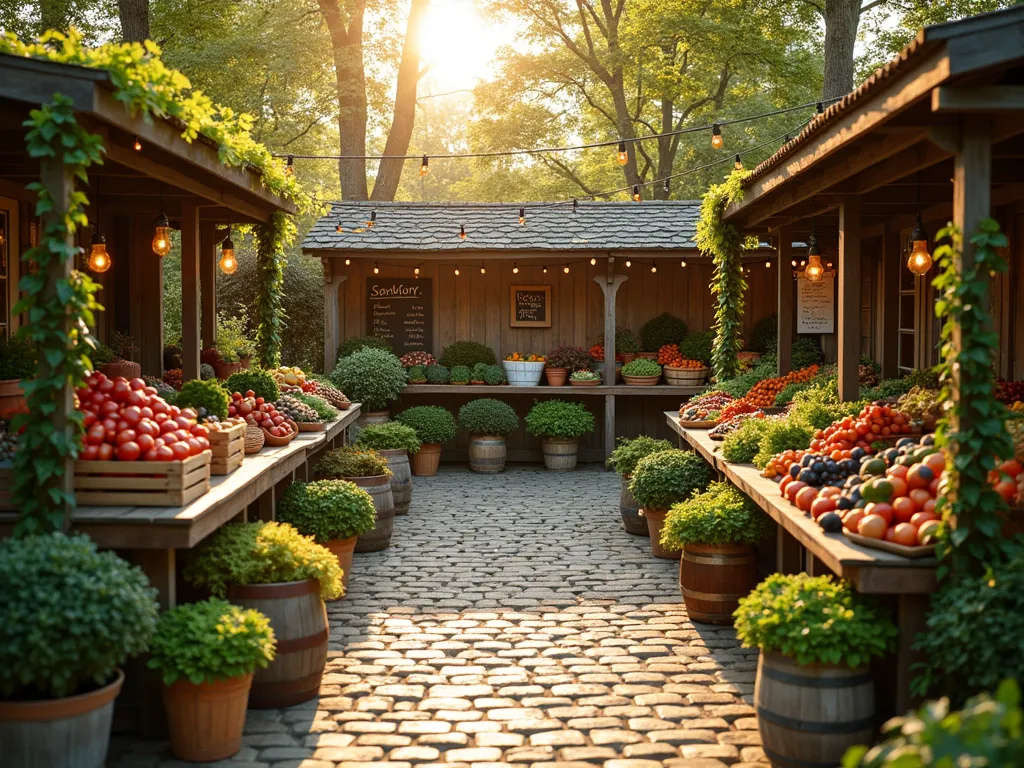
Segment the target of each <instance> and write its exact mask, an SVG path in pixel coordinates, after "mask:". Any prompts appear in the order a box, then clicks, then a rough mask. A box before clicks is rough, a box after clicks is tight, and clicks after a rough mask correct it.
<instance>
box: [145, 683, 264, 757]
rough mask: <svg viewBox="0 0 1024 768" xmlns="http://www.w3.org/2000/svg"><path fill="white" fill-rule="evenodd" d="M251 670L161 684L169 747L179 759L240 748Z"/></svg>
mask: <svg viewBox="0 0 1024 768" xmlns="http://www.w3.org/2000/svg"><path fill="white" fill-rule="evenodd" d="M251 687H252V672H250V673H249V674H247V675H239V676H238V677H229V678H228V679H226V680H216V681H214V682H212V683H200V684H198V685H196V684H195V683H191V682H189V681H188V680H178V681H177V682H175V683H174V684H173V685H169V686H164V689H163V698H164V710H165V711H166V712H167V730H168V731H169V732H170V736H171V751H172V752H173V753H174V754H175V756H177V757H179V758H181V759H182V760H187V761H190V762H194V763H207V762H212V761H213V760H223V759H224V758H227V757H231V755H233V754H235V753H236V752H238V750H239V749H241V748H242V728H243V727H245V710H246V708H247V707H248V706H249V689H250V688H251Z"/></svg>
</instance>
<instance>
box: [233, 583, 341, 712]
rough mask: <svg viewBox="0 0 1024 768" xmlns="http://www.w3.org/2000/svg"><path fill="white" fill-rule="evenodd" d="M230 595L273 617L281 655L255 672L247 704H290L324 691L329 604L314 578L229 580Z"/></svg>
mask: <svg viewBox="0 0 1024 768" xmlns="http://www.w3.org/2000/svg"><path fill="white" fill-rule="evenodd" d="M227 599H228V601H229V602H232V603H234V604H235V605H240V606H242V607H243V608H255V609H256V610H257V611H259V612H260V613H262V614H264V615H265V616H266V617H267V618H269V619H270V626H271V627H272V628H273V630H274V636H275V637H276V638H277V655H276V656H275V657H274V660H273V661H272V662H270V666H268V667H267V668H266V669H260V670H257V671H256V673H255V674H254V675H253V681H252V691H251V692H250V694H249V706H250V707H252V708H253V709H270V708H277V707H290V706H292V705H293V704H299V703H301V702H303V701H309V700H310V699H312V698H313V697H315V696H316V695H317V694H319V693H320V678H321V677H322V676H323V674H324V666H325V665H326V664H327V640H328V636H329V634H330V633H329V631H328V628H327V608H326V607H325V605H324V601H323V599H321V597H320V582H318V581H317V580H316V579H305V580H304V581H288V582H283V583H280V584H247V585H244V586H243V585H239V584H229V585H228V589H227Z"/></svg>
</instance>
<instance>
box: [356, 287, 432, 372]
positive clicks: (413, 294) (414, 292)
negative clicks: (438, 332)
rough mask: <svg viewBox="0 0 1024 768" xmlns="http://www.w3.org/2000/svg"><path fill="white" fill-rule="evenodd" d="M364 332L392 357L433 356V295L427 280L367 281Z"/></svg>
mask: <svg viewBox="0 0 1024 768" xmlns="http://www.w3.org/2000/svg"><path fill="white" fill-rule="evenodd" d="M366 330H367V332H368V333H369V335H371V336H376V337H377V338H378V339H385V340H387V341H389V342H390V343H391V348H392V349H393V350H394V351H395V354H396V355H398V356H399V357H401V356H402V355H404V354H405V353H406V352H416V351H423V352H433V347H434V294H433V286H432V285H431V281H430V278H429V277H421V278H418V279H413V280H406V279H403V278H393V277H385V278H379V277H368V278H366Z"/></svg>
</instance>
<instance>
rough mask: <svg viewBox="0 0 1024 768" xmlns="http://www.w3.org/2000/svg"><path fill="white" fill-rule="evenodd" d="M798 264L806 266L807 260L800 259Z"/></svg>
mask: <svg viewBox="0 0 1024 768" xmlns="http://www.w3.org/2000/svg"><path fill="white" fill-rule="evenodd" d="M800 266H801V267H805V266H807V261H806V260H805V259H800Z"/></svg>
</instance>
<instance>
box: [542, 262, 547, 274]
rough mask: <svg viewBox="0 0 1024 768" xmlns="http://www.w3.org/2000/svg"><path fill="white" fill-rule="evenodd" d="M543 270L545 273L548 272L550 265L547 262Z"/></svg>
mask: <svg viewBox="0 0 1024 768" xmlns="http://www.w3.org/2000/svg"><path fill="white" fill-rule="evenodd" d="M542 271H543V272H544V274H545V275H546V274H547V273H548V265H547V264H545V265H544V269H543V270H542Z"/></svg>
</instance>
